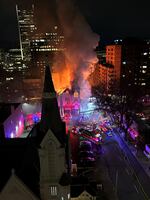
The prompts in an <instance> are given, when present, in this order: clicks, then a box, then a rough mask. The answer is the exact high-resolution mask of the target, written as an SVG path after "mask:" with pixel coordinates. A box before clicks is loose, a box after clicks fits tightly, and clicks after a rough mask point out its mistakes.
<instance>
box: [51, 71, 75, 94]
mask: <svg viewBox="0 0 150 200" xmlns="http://www.w3.org/2000/svg"><path fill="white" fill-rule="evenodd" d="M52 78H53V81H54V86H55V90H56V92H57V93H61V92H63V91H64V90H65V89H66V88H71V86H70V82H71V73H70V70H69V68H64V69H62V70H61V71H57V72H54V73H52Z"/></svg>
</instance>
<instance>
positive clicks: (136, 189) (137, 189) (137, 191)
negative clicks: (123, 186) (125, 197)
mask: <svg viewBox="0 0 150 200" xmlns="http://www.w3.org/2000/svg"><path fill="white" fill-rule="evenodd" d="M134 188H135V190H136V192H137V193H139V191H138V189H137V187H136V185H134Z"/></svg>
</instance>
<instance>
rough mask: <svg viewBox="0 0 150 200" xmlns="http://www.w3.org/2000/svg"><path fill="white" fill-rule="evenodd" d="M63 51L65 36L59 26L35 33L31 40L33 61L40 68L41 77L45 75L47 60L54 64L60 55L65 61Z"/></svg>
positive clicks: (60, 58)
mask: <svg viewBox="0 0 150 200" xmlns="http://www.w3.org/2000/svg"><path fill="white" fill-rule="evenodd" d="M63 51H64V36H63V34H62V31H61V30H60V28H59V27H58V26H54V27H52V28H51V30H49V32H46V33H40V34H35V35H34V37H33V38H32V41H31V55H32V63H33V66H36V67H37V69H38V70H39V73H40V74H39V75H40V77H43V75H44V67H45V64H46V63H45V61H46V60H48V61H49V63H51V66H53V63H54V62H55V59H57V58H56V57H57V56H59V60H61V61H62V62H63ZM61 64H62V63H61ZM53 70H55V69H54V68H53Z"/></svg>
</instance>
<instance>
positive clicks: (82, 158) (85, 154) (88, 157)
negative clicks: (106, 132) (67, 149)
mask: <svg viewBox="0 0 150 200" xmlns="http://www.w3.org/2000/svg"><path fill="white" fill-rule="evenodd" d="M94 162H95V156H94V153H93V152H92V151H81V152H80V153H79V163H80V164H81V165H86V166H89V165H90V164H93V163H94Z"/></svg>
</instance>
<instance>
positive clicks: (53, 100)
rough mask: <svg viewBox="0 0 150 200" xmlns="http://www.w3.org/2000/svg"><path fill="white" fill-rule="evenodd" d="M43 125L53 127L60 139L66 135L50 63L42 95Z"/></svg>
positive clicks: (47, 66) (47, 67)
mask: <svg viewBox="0 0 150 200" xmlns="http://www.w3.org/2000/svg"><path fill="white" fill-rule="evenodd" d="M41 125H42V127H43V128H44V129H49V128H50V129H51V130H52V132H53V133H54V134H55V135H56V137H57V138H58V139H59V140H62V138H63V135H64V124H63V122H62V120H61V117H60V112H59V107H58V102H57V97H56V92H55V89H54V85H53V81H52V76H51V72H50V67H49V65H46V68H45V80H44V88H43V97H42V115H41Z"/></svg>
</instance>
